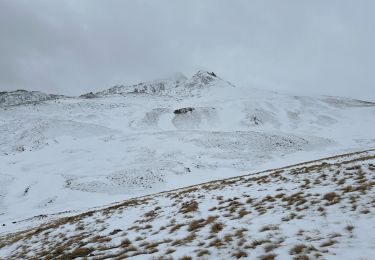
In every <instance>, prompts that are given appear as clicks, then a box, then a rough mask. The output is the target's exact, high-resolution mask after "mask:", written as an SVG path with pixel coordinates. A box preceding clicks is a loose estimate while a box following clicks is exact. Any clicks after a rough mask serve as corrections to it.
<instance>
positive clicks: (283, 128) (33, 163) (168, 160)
mask: <svg viewBox="0 0 375 260" xmlns="http://www.w3.org/2000/svg"><path fill="white" fill-rule="evenodd" d="M0 100H5V101H2V102H0V103H1V104H2V105H0V133H1V135H0V166H1V167H0V234H2V235H5V234H8V233H11V232H14V231H18V230H21V231H22V230H24V229H25V228H28V227H29V226H30V225H32V226H34V225H38V224H42V223H44V222H45V221H49V220H52V219H55V218H58V217H60V216H71V215H75V214H77V213H79V212H85V211H89V210H92V208H93V207H101V206H103V205H106V204H110V203H113V202H115V201H123V200H125V199H131V198H135V197H139V196H143V195H150V194H154V193H157V192H161V191H167V190H172V189H177V188H183V187H186V186H189V185H196V184H199V183H203V182H207V181H212V180H217V179H223V178H229V177H234V176H240V175H244V174H248V173H249V172H257V171H263V170H268V169H271V168H278V167H283V166H287V165H290V164H295V163H297V162H304V161H307V160H313V159H318V158H322V157H326V156H333V155H336V154H340V153H346V152H356V151H362V150H364V149H372V148H375V134H374V131H373V129H375V104H374V103H371V102H365V101H360V100H354V99H348V98H338V97H327V96H316V97H310V96H291V95H286V94H281V93H276V92H271V91H265V90H259V89H255V88H251V87H238V86H234V85H232V84H231V83H229V82H227V81H225V80H223V79H221V78H220V77H219V76H217V75H216V74H215V73H212V72H205V71H199V72H197V73H196V74H194V75H193V76H192V77H185V76H183V75H181V74H179V75H175V76H174V77H172V78H169V79H163V80H155V81H151V82H145V83H140V84H137V85H131V86H128V85H118V86H114V87H112V88H109V89H107V90H103V91H100V92H97V93H87V94H84V95H81V96H80V97H75V98H67V97H64V96H55V95H47V94H42V93H40V92H24V91H21V92H20V91H15V92H12V93H10V92H6V93H2V94H0ZM35 216H39V217H37V218H34V217H35ZM4 250H5V251H4ZM9 250H10V251H9ZM12 250H13V249H12V246H10V247H8V246H7V247H6V249H0V252H1V253H0V258H1V256H2V254H3V255H12V253H11V252H13V251H12ZM4 252H9V253H4ZM14 252H16V251H14Z"/></svg>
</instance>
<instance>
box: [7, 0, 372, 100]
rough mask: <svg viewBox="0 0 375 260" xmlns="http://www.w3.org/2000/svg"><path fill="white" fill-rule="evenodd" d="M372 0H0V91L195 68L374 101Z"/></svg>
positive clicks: (92, 83) (92, 85)
mask: <svg viewBox="0 0 375 260" xmlns="http://www.w3.org/2000/svg"><path fill="white" fill-rule="evenodd" d="M374 10H375V1H373V0H368V1H367V0H360V1H356V0H351V1H345V0H328V1H326V0H321V1H317V0H314V1H308V0H306V1H304V0H285V1H279V0H274V1H272V0H259V1H254V0H252V1H249V0H244V1H240V0H234V1H226V0H222V1H220V0H217V1H209V0H205V1H202V0H196V1H193V0H188V1H187V0H186V1H177V0H170V1H161V0H158V1H150V0H144V1H142V0H137V1H125V0H101V1H99V0H64V1H62V0H61V1H60V0H44V1H41V0H33V1H30V0H0V90H15V89H20V88H22V89H28V90H42V91H46V92H53V93H61V94H68V95H77V94H81V93H83V92H88V91H96V90H101V89H105V88H108V87H111V86H113V85H115V84H128V83H129V84H130V83H137V82H140V81H145V80H151V79H154V78H163V77H167V76H169V75H172V74H174V73H175V72H182V73H183V74H186V75H187V76H190V75H191V74H193V73H194V72H195V71H197V70H199V69H206V70H210V71H214V72H215V73H216V74H218V75H219V76H220V77H222V78H224V79H226V80H228V81H231V82H232V83H234V84H236V85H242V86H249V87H251V86H256V87H261V88H268V89H273V90H277V91H287V92H292V93H293V92H294V93H297V94H328V95H338V96H347V97H355V98H362V99H367V100H372V101H375V86H374V85H375V84H374V83H375V72H374V68H375V50H374V48H375V47H374V46H375V33H374V32H375V18H374V17H375V15H374Z"/></svg>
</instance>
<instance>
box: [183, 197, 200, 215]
mask: <svg viewBox="0 0 375 260" xmlns="http://www.w3.org/2000/svg"><path fill="white" fill-rule="evenodd" d="M197 210H198V202H196V201H195V200H191V201H188V202H185V203H183V204H182V206H181V209H180V212H181V213H183V214H186V213H190V212H194V211H197Z"/></svg>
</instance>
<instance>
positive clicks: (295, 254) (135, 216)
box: [0, 150, 375, 259]
mask: <svg viewBox="0 0 375 260" xmlns="http://www.w3.org/2000/svg"><path fill="white" fill-rule="evenodd" d="M374 173H375V152H374V150H371V151H364V152H357V153H352V154H345V155H339V156H336V157H331V158H327V159H321V160H317V161H312V162H306V163H301V164H298V165H294V166H289V167H284V168H280V169H275V170H268V171H264V172H259V173H253V174H249V175H244V176H240V177H235V178H230V179H224V180H219V181H213V182H208V183H203V184H200V185H196V186H191V187H187V188H183V189H178V190H173V191H169V192H163V193H159V194H154V195H149V196H144V197H140V198H135V199H131V200H127V201H123V202H119V203H116V204H112V205H110V206H108V207H104V208H103V209H98V210H91V211H88V212H85V213H83V214H79V215H75V216H70V217H65V218H60V219H56V220H53V221H50V222H49V223H46V224H43V225H40V226H37V227H35V228H31V229H29V230H25V231H20V232H18V233H14V234H8V235H5V236H2V237H0V241H1V243H0V257H2V259H72V258H77V259H84V258H85V257H89V259H123V258H126V257H132V258H133V259H212V258H217V259H229V258H242V257H249V258H251V259H258V258H259V259H291V258H294V259H340V258H341V259H342V258H344V259H370V258H369V257H370V256H373V255H374V254H375V247H374V245H375V222H374V214H375V212H374V208H375V200H374V198H375V189H374V185H375V175H374Z"/></svg>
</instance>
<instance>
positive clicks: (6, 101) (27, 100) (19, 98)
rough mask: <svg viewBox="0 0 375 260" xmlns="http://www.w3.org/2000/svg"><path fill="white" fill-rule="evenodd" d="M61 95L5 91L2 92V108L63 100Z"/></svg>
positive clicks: (0, 102)
mask: <svg viewBox="0 0 375 260" xmlns="http://www.w3.org/2000/svg"><path fill="white" fill-rule="evenodd" d="M62 97H63V96H61V95H52V94H46V93H43V92H40V91H27V90H22V89H20V90H16V91H9V92H7V91H5V92H0V107H6V106H16V105H22V104H36V103H39V102H42V101H46V100H52V99H58V98H62Z"/></svg>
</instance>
